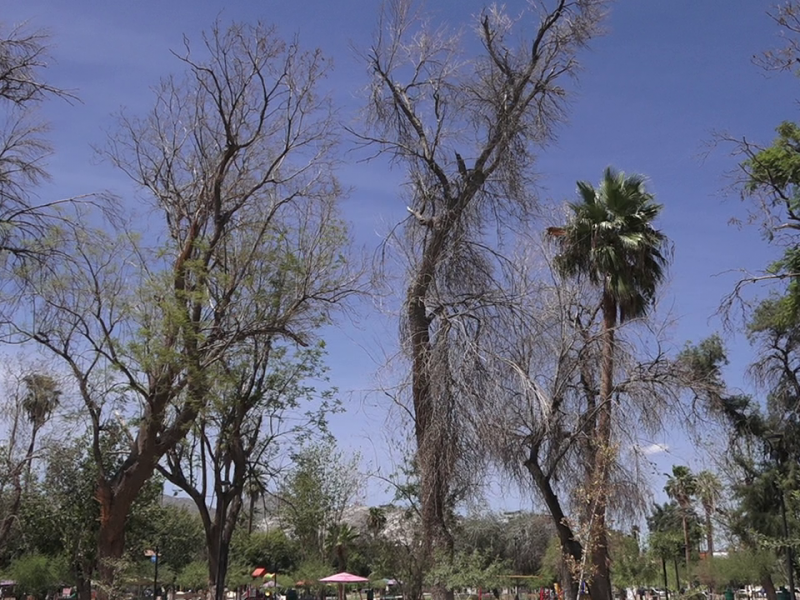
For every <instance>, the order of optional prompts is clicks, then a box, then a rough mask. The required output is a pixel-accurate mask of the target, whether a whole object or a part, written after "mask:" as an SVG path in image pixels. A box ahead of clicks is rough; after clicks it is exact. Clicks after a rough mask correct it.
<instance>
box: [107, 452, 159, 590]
mask: <svg viewBox="0 0 800 600" xmlns="http://www.w3.org/2000/svg"><path fill="white" fill-rule="evenodd" d="M154 470H155V462H154V461H153V460H148V459H147V458H146V457H145V456H140V460H138V461H136V462H134V463H133V464H132V465H130V466H129V467H128V469H126V470H123V471H121V472H119V473H118V474H117V476H115V478H114V480H113V481H112V482H109V481H106V480H105V479H99V480H98V482H97V488H96V492H95V493H96V500H97V502H98V504H99V505H100V527H99V530H98V533H97V574H98V579H99V584H100V585H99V586H98V589H97V590H96V591H97V598H98V600H113V599H114V598H115V597H116V596H117V584H118V582H117V577H116V576H117V570H118V569H119V566H120V565H119V561H120V559H121V558H122V556H123V553H124V552H125V525H126V523H127V520H128V515H129V514H130V511H131V506H133V503H134V501H135V500H136V498H137V496H138V495H139V492H140V491H141V490H142V488H143V487H144V485H145V483H147V480H148V479H150V477H151V476H152V474H153V471H154Z"/></svg>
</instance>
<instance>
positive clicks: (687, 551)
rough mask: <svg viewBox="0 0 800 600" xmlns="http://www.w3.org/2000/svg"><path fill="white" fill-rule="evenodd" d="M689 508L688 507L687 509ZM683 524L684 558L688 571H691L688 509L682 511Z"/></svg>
mask: <svg viewBox="0 0 800 600" xmlns="http://www.w3.org/2000/svg"><path fill="white" fill-rule="evenodd" d="M687 508H688V507H687ZM681 512H682V513H683V514H682V515H681V523H682V524H683V544H684V546H683V549H684V552H683V553H684V557H685V559H686V570H687V571H688V570H689V561H690V560H691V557H692V548H691V546H689V522H688V521H687V519H686V508H683V509H682V510H681Z"/></svg>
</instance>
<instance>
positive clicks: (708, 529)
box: [705, 507, 714, 558]
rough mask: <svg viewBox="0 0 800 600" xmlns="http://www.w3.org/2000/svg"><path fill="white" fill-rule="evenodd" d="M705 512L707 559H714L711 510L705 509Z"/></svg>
mask: <svg viewBox="0 0 800 600" xmlns="http://www.w3.org/2000/svg"><path fill="white" fill-rule="evenodd" d="M705 511H706V544H707V547H708V557H709V558H713V557H714V524H713V523H712V522H711V509H710V508H709V507H705Z"/></svg>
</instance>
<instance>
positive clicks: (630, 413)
mask: <svg viewBox="0 0 800 600" xmlns="http://www.w3.org/2000/svg"><path fill="white" fill-rule="evenodd" d="M551 261H552V257H549V258H548V257H547V253H546V252H543V251H541V249H537V247H536V245H532V246H530V247H528V248H526V249H525V250H524V251H523V252H520V254H518V255H517V257H516V260H515V261H514V262H515V265H514V267H513V268H509V269H507V271H506V273H507V279H506V281H507V283H506V289H507V291H508V293H509V296H514V297H516V299H517V301H516V303H514V304H513V305H509V307H508V308H507V309H505V310H503V311H500V312H498V315H497V323H496V325H495V326H494V327H492V328H488V327H487V328H485V329H484V331H485V334H484V335H485V339H483V340H482V341H481V342H480V346H481V348H483V350H484V364H485V369H486V371H487V374H486V376H485V377H483V378H481V379H480V380H478V383H479V384H480V387H479V388H478V390H477V393H480V394H481V396H482V399H483V404H482V406H481V419H482V421H483V427H484V428H485V429H484V431H485V433H484V436H483V439H484V440H486V444H487V446H488V448H489V449H490V450H491V451H492V453H493V456H494V457H495V459H496V460H497V461H498V463H499V464H500V465H501V467H502V468H503V469H504V471H505V472H506V473H508V474H510V475H511V476H512V477H513V478H514V479H515V480H516V481H517V482H519V483H520V485H521V486H522V487H523V489H524V488H526V487H529V486H530V487H532V488H533V489H534V490H535V492H536V496H538V497H539V498H540V499H541V500H542V501H543V503H544V505H545V506H546V507H547V509H548V512H549V513H550V515H551V517H552V519H553V522H554V525H555V528H556V533H557V535H558V539H559V543H560V546H561V550H562V553H563V555H564V557H565V558H566V560H567V566H568V567H569V568H568V569H566V570H565V572H564V576H563V577H562V579H563V584H564V588H565V590H566V591H567V594H568V596H569V597H570V598H577V593H578V589H579V588H580V584H581V583H582V582H584V581H585V582H587V583H588V584H590V590H591V595H592V597H593V598H594V597H597V596H601V597H603V596H605V595H609V596H610V595H611V588H610V581H609V578H608V567H609V565H608V562H607V561H608V552H607V548H606V547H605V543H604V541H603V538H602V537H600V536H599V535H598V528H597V523H596V519H597V517H596V514H597V511H596V507H597V504H599V502H607V503H608V510H609V512H610V516H613V517H617V519H618V522H619V520H622V519H629V520H633V519H635V518H636V517H637V516H641V515H642V514H643V512H644V510H645V509H646V507H647V500H648V498H647V492H644V491H643V490H647V489H648V486H647V484H646V475H645V473H646V471H647V469H646V467H647V466H648V465H647V461H646V458H645V455H644V454H643V453H642V451H641V449H642V447H643V446H644V445H645V444H647V443H648V442H647V441H646V440H648V438H649V439H652V438H653V437H654V436H655V435H657V434H658V433H659V432H660V431H661V430H662V428H663V427H664V426H665V424H666V423H669V422H672V421H673V419H674V418H675V417H676V416H677V415H679V414H681V412H680V400H681V391H682V390H683V388H684V381H683V378H682V375H683V371H682V370H681V369H680V368H679V367H678V366H677V365H676V363H675V361H674V359H672V358H671V357H669V356H668V355H667V353H666V350H665V349H664V348H665V343H664V339H665V336H664V327H663V325H660V324H658V323H657V322H656V321H655V320H652V319H649V320H641V319H640V320H634V321H631V322H630V324H625V325H624V326H621V325H620V326H618V327H617V346H616V349H615V354H616V356H615V360H616V361H617V362H616V366H615V383H614V388H613V402H614V404H615V406H616V407H617V408H616V410H617V414H618V419H615V423H614V424H613V428H612V437H611V440H610V443H609V444H608V447H604V448H603V450H602V451H603V452H605V453H606V456H607V465H608V473H607V477H606V475H605V474H598V473H597V472H596V471H595V469H594V462H593V461H592V458H593V457H594V456H595V455H596V453H597V451H598V450H597V446H596V443H597V442H596V435H597V433H596V427H597V418H598V413H599V411H600V402H599V401H598V397H599V394H600V381H601V367H602V354H603V319H602V298H601V297H600V294H598V293H597V291H596V290H592V289H590V288H589V287H587V286H585V285H583V284H581V283H576V282H569V281H565V280H562V279H561V278H560V277H559V276H558V275H557V274H555V273H554V271H553V270H552V264H551ZM598 498H599V499H600V500H598ZM606 498H607V500H606ZM603 527H605V524H603ZM598 548H600V549H601V550H602V552H599V553H598V552H597V551H596V550H597V549H598ZM598 555H600V556H601V559H600V560H601V561H602V562H601V563H600V564H597V563H598V559H597V556H598ZM612 559H613V557H612Z"/></svg>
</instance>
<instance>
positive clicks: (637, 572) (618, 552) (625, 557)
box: [609, 531, 659, 589]
mask: <svg viewBox="0 0 800 600" xmlns="http://www.w3.org/2000/svg"><path fill="white" fill-rule="evenodd" d="M609 544H610V554H611V556H613V558H614V563H613V568H612V574H613V583H614V587H616V588H618V589H625V588H629V587H638V586H641V585H642V584H644V583H647V582H651V581H654V580H655V579H656V578H657V576H658V567H659V565H658V564H656V562H655V561H653V560H652V557H649V556H647V555H645V554H643V553H642V551H641V548H639V542H638V541H637V539H636V538H635V537H633V536H632V535H626V534H623V533H620V532H618V531H611V532H609Z"/></svg>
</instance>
